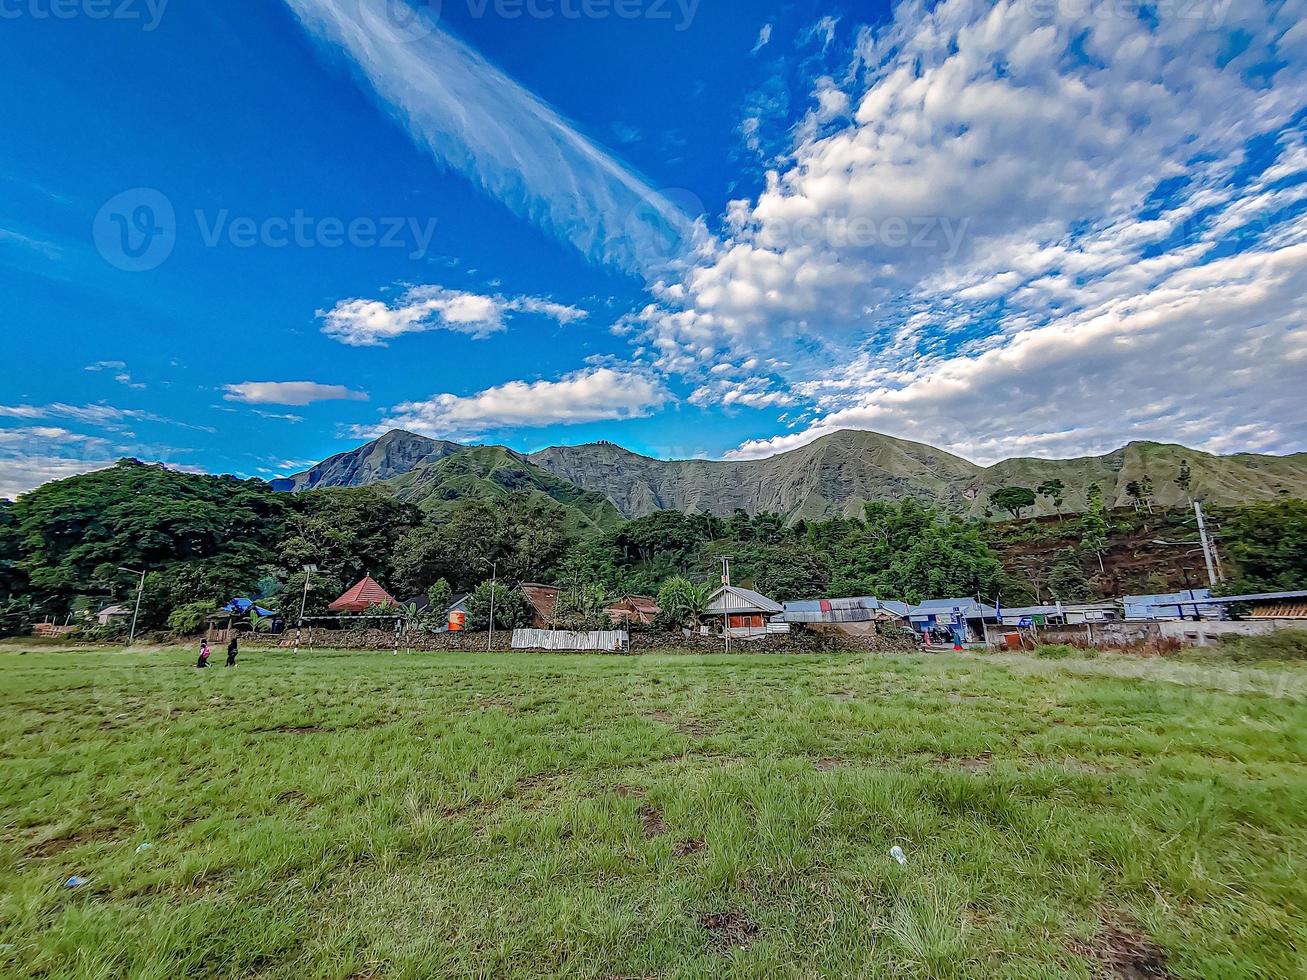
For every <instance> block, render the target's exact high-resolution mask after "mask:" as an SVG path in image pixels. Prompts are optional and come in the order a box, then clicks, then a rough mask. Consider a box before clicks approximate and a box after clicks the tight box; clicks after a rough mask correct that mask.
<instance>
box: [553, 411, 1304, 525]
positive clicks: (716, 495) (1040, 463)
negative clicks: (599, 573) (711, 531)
mask: <svg viewBox="0 0 1307 980" xmlns="http://www.w3.org/2000/svg"><path fill="white" fill-rule="evenodd" d="M529 458H530V459H531V460H533V461H534V462H536V463H539V464H540V465H541V466H543V467H545V468H546V469H548V470H550V471H551V472H553V473H556V474H558V475H559V476H562V477H564V478H565V479H567V480H569V481H570V482H572V483H575V484H577V485H578V486H582V487H586V488H587V489H591V490H598V491H601V492H603V493H606V494H607V495H608V496H609V497H610V498H611V499H612V500H613V502H614V503H615V504H616V505H617V507H618V509H619V510H621V511H622V513H623V514H625V515H626V516H628V517H638V516H641V515H643V514H647V513H650V512H652V511H653V510H657V509H660V508H663V509H668V508H669V509H675V510H685V511H696V510H704V511H711V512H713V513H715V514H720V515H726V514H729V513H731V512H732V511H734V510H735V509H736V508H737V507H740V508H743V509H744V510H746V511H749V512H750V513H756V512H758V511H762V510H772V511H779V512H780V513H782V514H786V515H787V516H789V517H791V518H795V519H797V518H800V517H804V518H815V517H827V516H830V515H832V514H839V513H843V514H856V513H859V512H860V511H861V509H862V505H863V504H864V503H865V502H866V501H869V500H901V499H903V498H904V497H908V496H914V497H917V498H918V499H920V500H923V501H930V502H933V503H936V504H938V505H939V506H941V507H943V508H945V509H946V510H949V511H953V512H956V513H960V514H966V515H968V516H972V517H986V516H991V515H989V514H988V513H987V512H989V511H990V510H991V506H990V503H989V495H990V494H991V493H993V492H994V491H995V490H998V489H999V488H1001V487H1005V486H1024V487H1029V488H1031V489H1034V488H1035V487H1037V486H1039V485H1040V484H1041V483H1043V482H1044V481H1045V480H1050V479H1058V480H1061V481H1062V482H1063V484H1065V486H1066V488H1067V489H1066V496H1065V498H1064V501H1063V504H1062V510H1063V512H1065V513H1076V512H1079V511H1083V510H1084V508H1085V501H1086V495H1087V491H1088V488H1089V486H1090V484H1092V483H1097V484H1098V485H1099V486H1100V487H1101V488H1102V489H1103V493H1104V497H1105V499H1106V502H1107V504H1108V506H1109V507H1111V506H1125V505H1127V504H1128V503H1129V498H1128V496H1127V494H1126V489H1125V488H1126V486H1127V485H1128V484H1129V483H1130V482H1132V481H1135V480H1141V479H1142V478H1143V477H1144V476H1145V475H1147V476H1149V477H1150V478H1151V479H1152V481H1153V485H1154V500H1155V501H1156V502H1157V503H1159V504H1161V505H1163V506H1168V505H1176V504H1184V503H1186V502H1187V500H1188V496H1189V495H1192V496H1194V497H1197V498H1198V499H1201V500H1204V501H1206V502H1209V503H1212V504H1231V505H1233V504H1242V503H1249V502H1252V501H1256V500H1272V499H1275V498H1276V497H1277V496H1281V495H1284V494H1288V495H1291V496H1307V454H1301V453H1300V454H1298V455H1296V456H1258V455H1254V454H1247V453H1245V454H1240V455H1236V456H1213V455H1210V454H1208V453H1202V452H1197V451H1195V450H1191V449H1186V448H1184V447H1183V446H1176V445H1168V444H1162V443H1149V442H1136V443H1131V444H1130V445H1128V446H1126V447H1125V448H1123V449H1119V450H1117V451H1116V452H1113V453H1109V454H1107V455H1105V456H1091V457H1084V458H1081V459H1068V460H1045V459H1009V460H1004V461H1003V462H1001V463H997V464H995V465H993V466H989V467H984V466H978V465H977V464H975V463H972V462H969V461H967V460H965V459H962V458H961V457H958V456H954V455H952V454H950V453H946V452H944V451H943V450H939V449H935V448H933V447H931V446H926V445H922V444H921V443H915V442H909V441H907V440H903V439H895V438H892V437H890V436H885V435H881V434H879V433H875V432H853V431H845V432H836V433H833V434H832V435H829V436H825V437H823V438H821V439H818V440H817V441H815V442H813V443H811V444H810V445H807V446H804V447H802V448H800V449H796V450H793V451H791V452H788V453H782V454H781V455H779V456H773V457H771V458H769V459H761V460H727V461H721V462H719V461H710V460H672V461H664V460H657V459H650V458H649V457H647V456H638V455H636V454H635V453H630V452H627V451H626V450H624V449H622V448H620V447H618V446H613V445H610V444H607V443H605V444H600V445H591V446H572V447H566V446H564V447H555V448H552V449H545V450H543V451H541V452H538V453H535V454H533V455H532V456H531V457H529ZM1182 462H1187V463H1188V465H1189V468H1190V470H1191V472H1192V482H1191V485H1190V488H1189V491H1188V494H1186V492H1185V491H1184V490H1183V489H1182V488H1181V487H1179V486H1178V485H1177V484H1176V483H1175V478H1176V476H1177V475H1178V474H1179V472H1180V467H1181V464H1182ZM1053 512H1054V508H1053V504H1052V502H1051V501H1049V500H1045V499H1041V500H1040V501H1039V503H1038V504H1037V505H1036V506H1035V507H1034V508H1032V509H1031V510H1030V511H1028V512H1027V513H1028V514H1029V516H1038V515H1041V514H1051V513H1053ZM992 516H1000V515H992Z"/></svg>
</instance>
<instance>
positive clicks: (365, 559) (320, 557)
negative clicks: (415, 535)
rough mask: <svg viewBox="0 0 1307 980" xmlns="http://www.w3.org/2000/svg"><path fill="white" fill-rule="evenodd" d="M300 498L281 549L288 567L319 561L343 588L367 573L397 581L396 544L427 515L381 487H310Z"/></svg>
mask: <svg viewBox="0 0 1307 980" xmlns="http://www.w3.org/2000/svg"><path fill="white" fill-rule="evenodd" d="M296 504H297V505H298V507H297V512H296V513H294V514H292V515H291V517H290V521H289V528H288V532H287V534H286V536H285V538H284V539H283V540H282V542H281V546H280V549H279V550H280V556H281V563H282V566H283V568H284V569H285V570H286V571H287V572H288V573H294V572H299V571H300V570H301V569H302V568H303V566H305V565H316V566H317V567H318V570H319V572H320V573H321V574H322V575H324V576H326V577H327V578H328V579H330V580H332V581H334V582H335V583H336V584H337V585H338V586H339V587H340V588H342V589H344V588H348V587H349V586H350V585H352V584H354V583H355V582H357V581H358V580H359V579H361V578H362V577H363V576H364V575H371V576H372V577H373V578H375V579H376V580H377V581H378V582H380V583H381V584H382V585H383V586H390V585H393V582H392V579H393V571H394V568H393V564H392V561H393V556H394V553H395V547H396V545H397V544H398V542H399V540H400V538H402V537H403V536H404V535H405V534H406V533H407V532H408V531H409V530H410V529H411V528H413V527H416V526H417V525H418V524H419V523H420V522H421V518H422V515H421V512H420V511H419V510H418V509H417V508H416V507H414V506H413V505H412V504H405V503H401V502H400V501H398V500H396V499H395V498H394V497H392V496H390V495H389V494H387V493H386V492H385V491H384V490H382V489H379V488H377V487H363V488H360V489H351V490H339V489H334V490H310V491H309V492H307V493H304V494H300V495H299V496H298V497H297V498H296ZM300 581H301V582H302V581H303V579H302V578H301V580H300ZM332 598H334V596H333V597H332Z"/></svg>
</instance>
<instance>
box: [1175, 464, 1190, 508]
mask: <svg viewBox="0 0 1307 980" xmlns="http://www.w3.org/2000/svg"><path fill="white" fill-rule="evenodd" d="M1193 482H1194V471H1193V470H1191V469H1190V468H1189V461H1188V460H1187V459H1182V460H1180V470H1179V472H1177V473H1176V475H1175V485H1176V486H1177V487H1179V488H1180V491H1181V492H1182V493H1183V494H1184V496H1185V499H1186V500H1189V501H1191V502H1192V500H1193V497H1191V496H1190V495H1189V489H1190V487H1192V486H1193Z"/></svg>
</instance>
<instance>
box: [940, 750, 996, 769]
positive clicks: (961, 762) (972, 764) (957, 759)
mask: <svg viewBox="0 0 1307 980" xmlns="http://www.w3.org/2000/svg"><path fill="white" fill-rule="evenodd" d="M935 763H936V764H937V765H940V766H957V767H958V768H960V769H965V770H966V771H967V772H986V771H988V770H989V768H990V767H991V766H992V765H993V764H994V753H993V752H981V753H980V754H979V755H970V756H956V755H938V756H936V757H935Z"/></svg>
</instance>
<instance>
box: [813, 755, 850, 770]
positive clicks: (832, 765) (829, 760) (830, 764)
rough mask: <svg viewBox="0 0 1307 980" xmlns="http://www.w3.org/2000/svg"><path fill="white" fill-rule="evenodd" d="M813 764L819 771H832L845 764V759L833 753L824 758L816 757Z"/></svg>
mask: <svg viewBox="0 0 1307 980" xmlns="http://www.w3.org/2000/svg"><path fill="white" fill-rule="evenodd" d="M812 765H813V768H814V769H816V770H817V771H818V772H831V771H832V770H834V769H838V768H839V767H840V766H842V765H844V760H843V759H841V758H839V757H838V756H833V755H832V756H827V757H826V758H823V759H814V760H813V762H812Z"/></svg>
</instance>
